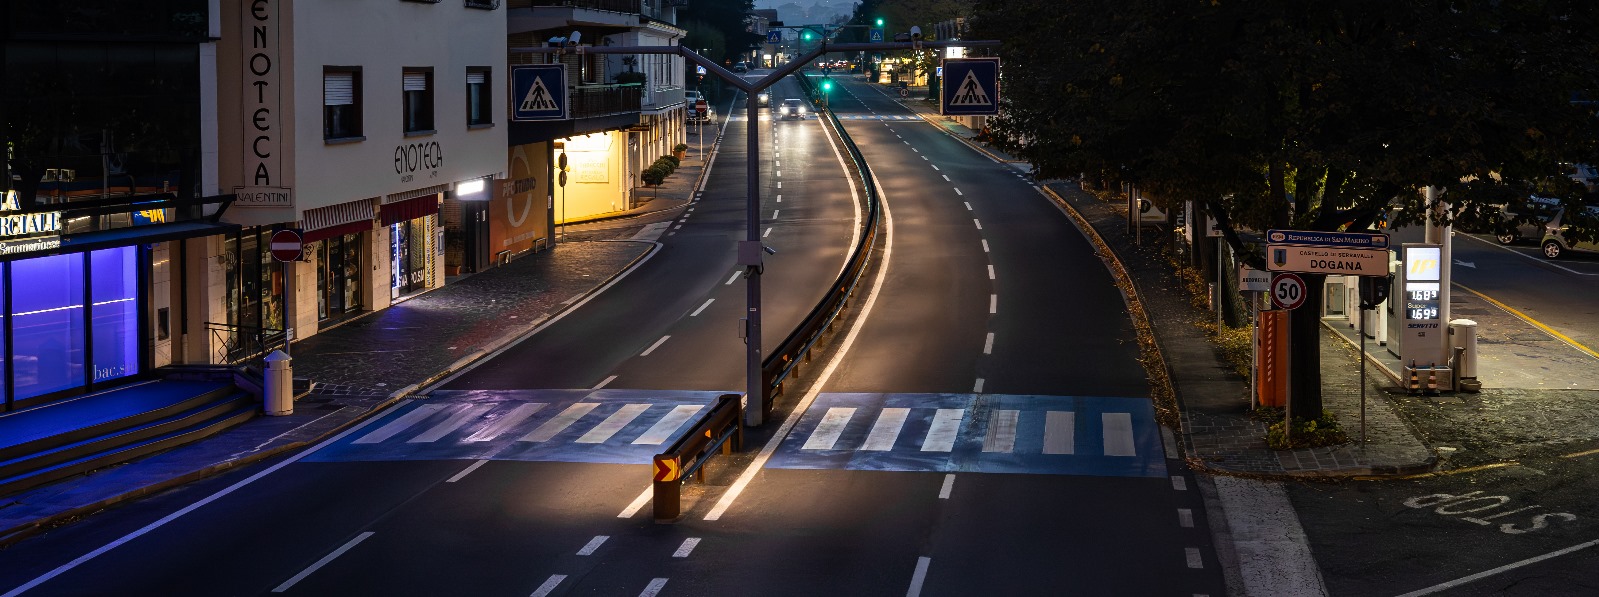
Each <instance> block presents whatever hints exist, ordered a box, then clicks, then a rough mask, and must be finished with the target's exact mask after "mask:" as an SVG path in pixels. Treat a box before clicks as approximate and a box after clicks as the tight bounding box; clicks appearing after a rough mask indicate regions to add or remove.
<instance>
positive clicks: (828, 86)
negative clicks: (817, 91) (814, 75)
mask: <svg viewBox="0 0 1599 597" xmlns="http://www.w3.org/2000/svg"><path fill="white" fill-rule="evenodd" d="M832 90H833V82H832V81H822V91H832Z"/></svg>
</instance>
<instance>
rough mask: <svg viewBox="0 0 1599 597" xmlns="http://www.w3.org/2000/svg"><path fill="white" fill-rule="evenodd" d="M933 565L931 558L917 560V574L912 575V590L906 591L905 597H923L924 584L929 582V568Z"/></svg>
mask: <svg viewBox="0 0 1599 597" xmlns="http://www.w3.org/2000/svg"><path fill="white" fill-rule="evenodd" d="M932 563H933V559H932V558H929V557H920V558H916V572H914V573H912V574H911V588H910V589H909V590H907V591H905V597H921V594H922V583H924V582H927V566H928V565H929V564H932Z"/></svg>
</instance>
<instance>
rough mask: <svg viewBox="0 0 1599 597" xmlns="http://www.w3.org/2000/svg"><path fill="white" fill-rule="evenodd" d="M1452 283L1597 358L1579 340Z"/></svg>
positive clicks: (1592, 351)
mask: <svg viewBox="0 0 1599 597" xmlns="http://www.w3.org/2000/svg"><path fill="white" fill-rule="evenodd" d="M1454 285H1455V286H1459V287H1460V288H1461V289H1462V290H1465V291H1466V292H1470V293H1472V294H1475V295H1477V296H1479V297H1482V300H1485V301H1488V302H1490V303H1493V306H1495V307H1499V308H1500V309H1504V310H1505V312H1507V313H1509V314H1511V315H1515V316H1516V317H1519V318H1521V320H1522V321H1525V322H1527V323H1530V324H1532V325H1533V327H1536V328H1538V329H1540V330H1543V332H1544V333H1546V334H1549V335H1550V336H1554V337H1555V339H1556V340H1559V341H1561V342H1565V343H1566V344H1570V345H1571V347H1572V348H1575V349H1577V350H1580V351H1582V352H1584V353H1587V355H1588V356H1590V357H1593V358H1596V359H1599V352H1594V350H1593V349H1592V348H1588V347H1587V346H1583V345H1582V343H1581V342H1578V341H1576V340H1572V339H1571V338H1570V337H1569V336H1567V335H1565V334H1562V333H1560V332H1557V331H1555V329H1554V328H1552V327H1549V326H1547V325H1544V324H1543V323H1542V322H1539V321H1538V320H1536V319H1533V318H1531V317H1528V316H1527V315H1526V314H1524V313H1522V312H1520V311H1517V310H1515V309H1514V308H1512V307H1511V306H1510V305H1506V304H1504V303H1501V302H1499V301H1496V300H1494V299H1492V298H1489V296H1488V295H1486V294H1483V293H1481V292H1477V291H1475V290H1472V289H1470V288H1467V287H1466V286H1465V285H1463V284H1460V283H1455V284H1454Z"/></svg>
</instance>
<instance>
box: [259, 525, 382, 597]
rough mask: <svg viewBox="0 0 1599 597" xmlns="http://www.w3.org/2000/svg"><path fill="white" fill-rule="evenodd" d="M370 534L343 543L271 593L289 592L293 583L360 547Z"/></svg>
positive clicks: (367, 532) (370, 532) (365, 533)
mask: <svg viewBox="0 0 1599 597" xmlns="http://www.w3.org/2000/svg"><path fill="white" fill-rule="evenodd" d="M372 534H373V533H372V531H366V532H364V533H361V534H359V535H356V536H355V538H354V539H351V540H349V541H348V542H345V544H344V545H342V546H340V547H339V548H338V549H335V550H333V553H330V554H328V555H325V556H322V559H320V560H317V561H316V563H315V564H311V566H310V567H309V568H306V569H305V570H301V571H300V573H299V574H296V575H294V578H291V579H289V580H286V581H283V584H281V585H278V588H276V589H272V592H273V593H282V592H284V591H287V590H289V588H290V587H293V586H294V584H295V583H297V582H300V581H302V580H305V577H307V576H311V573H313V572H316V571H317V570H321V569H322V567H323V566H326V565H328V562H332V561H333V559H334V558H337V557H339V556H342V555H344V552H347V551H350V548H353V547H355V546H356V545H360V543H361V542H362V541H366V539H367V537H371V536H372Z"/></svg>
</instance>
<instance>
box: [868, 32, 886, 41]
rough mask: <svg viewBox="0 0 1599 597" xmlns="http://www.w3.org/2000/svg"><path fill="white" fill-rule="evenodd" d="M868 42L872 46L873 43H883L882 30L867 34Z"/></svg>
mask: <svg viewBox="0 0 1599 597" xmlns="http://www.w3.org/2000/svg"><path fill="white" fill-rule="evenodd" d="M868 41H870V42H871V43H874V44H875V43H882V41H883V30H882V29H872V30H871V33H870V34H868Z"/></svg>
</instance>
